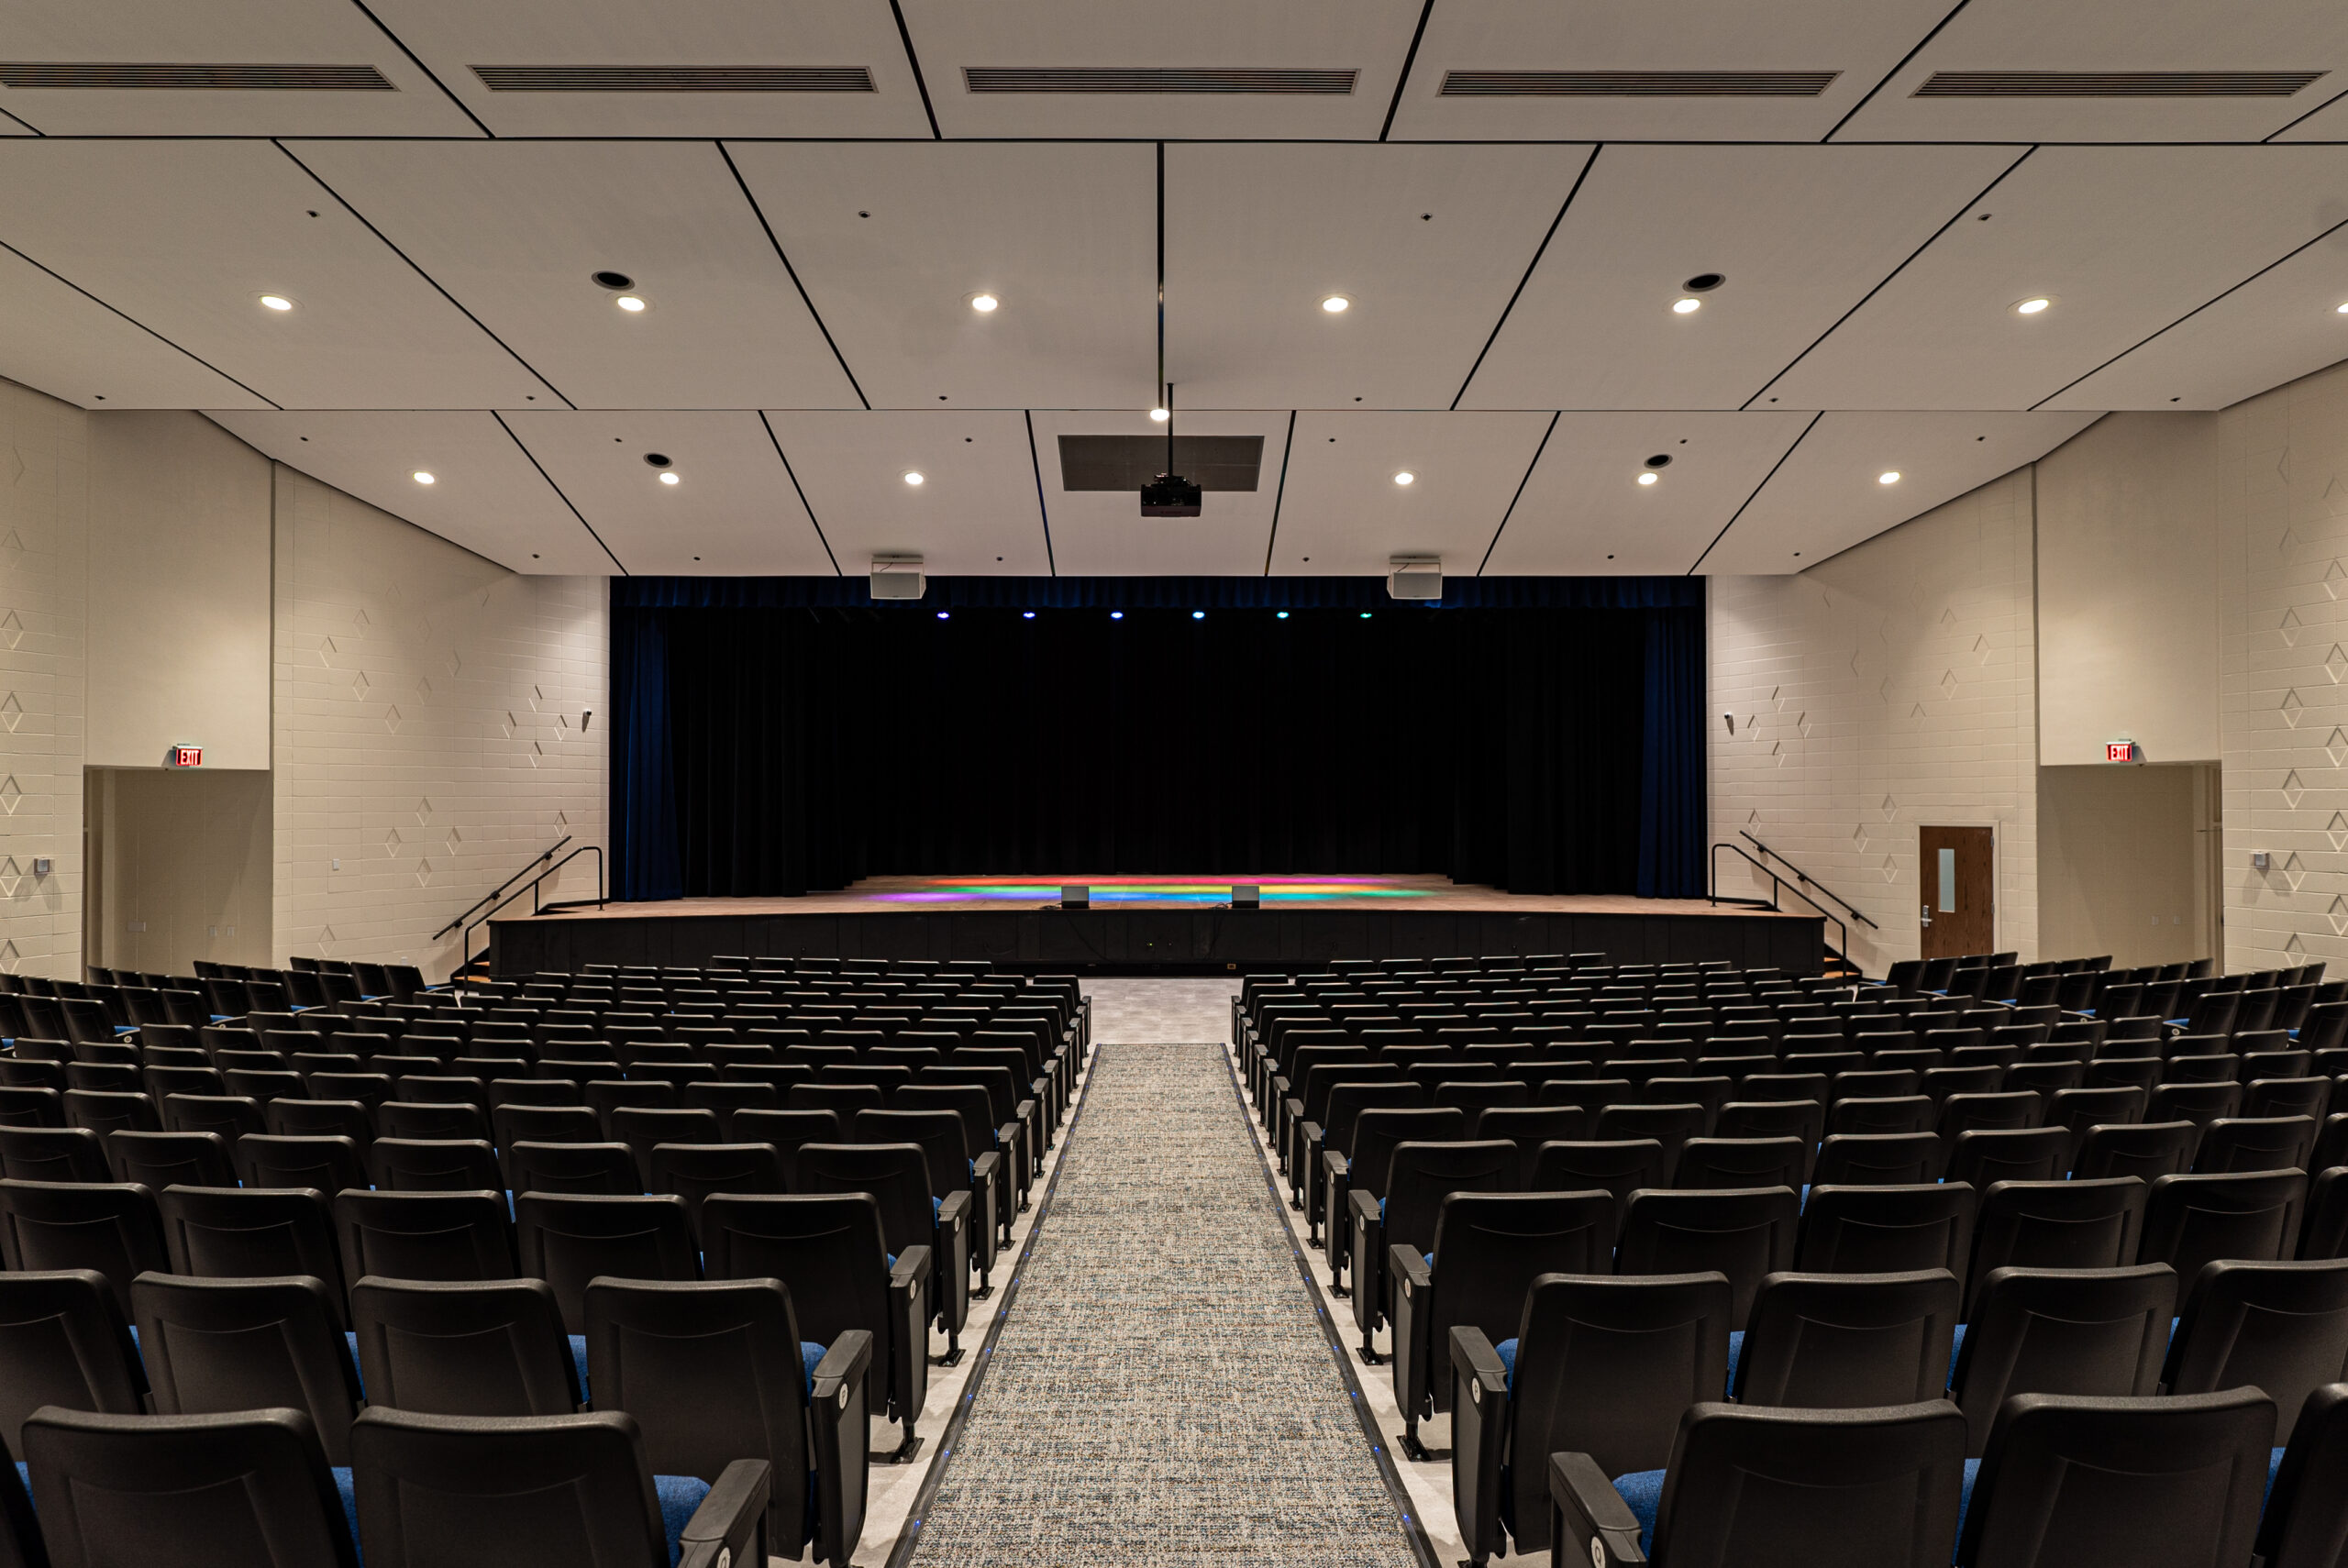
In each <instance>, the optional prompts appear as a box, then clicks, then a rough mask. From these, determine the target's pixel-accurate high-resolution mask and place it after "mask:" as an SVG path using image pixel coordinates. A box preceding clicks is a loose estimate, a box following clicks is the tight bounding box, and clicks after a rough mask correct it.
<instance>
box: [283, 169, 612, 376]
mask: <svg viewBox="0 0 2348 1568" xmlns="http://www.w3.org/2000/svg"><path fill="white" fill-rule="evenodd" d="M270 145H271V147H274V148H276V149H277V150H278V151H280V152H282V153H283V154H284V155H285V157H286V160H288V161H289V162H291V163H292V164H293V165H294V168H296V169H299V170H300V171H302V172H303V173H305V174H307V175H308V176H309V177H310V178H311V179H312V180H313V181H316V183H317V187H318V189H319V190H321V191H324V192H325V193H327V195H329V196H332V197H333V198H334V199H335V204H337V205H338V206H339V207H341V208H342V210H343V211H344V212H347V213H349V215H351V216H352V217H355V218H357V219H358V220H359V222H360V225H361V226H363V227H364V228H365V229H366V230H367V232H368V233H370V234H371V235H373V236H374V237H375V238H376V241H377V243H379V244H381V245H382V247H383V248H384V249H386V250H388V251H390V252H391V253H392V254H393V255H394V256H396V257H398V258H399V259H401V260H402V261H404V262H405V263H406V264H407V268H408V270H409V271H412V272H414V273H415V275H416V276H417V277H419V278H421V279H423V280H424V281H425V282H426V284H427V285H429V286H430V288H431V290H432V292H433V293H436V294H438V295H439V296H440V297H441V298H442V299H444V300H447V301H448V302H449V304H450V305H451V306H452V307H453V308H454V309H455V310H456V311H457V313H458V314H459V315H462V316H463V317H464V318H465V319H466V320H467V321H470V322H471V323H472V324H473V326H475V327H477V328H478V329H479V330H480V332H481V335H482V337H486V338H488V339H489V340H490V341H491V342H492V343H494V344H496V345H497V346H498V347H499V348H503V349H504V350H505V352H506V354H507V356H508V357H509V358H511V359H513V361H514V362H515V364H517V365H519V366H521V367H522V369H524V370H527V371H529V372H530V376H531V378H532V379H533V380H534V381H537V383H538V384H539V385H540V386H542V387H544V388H546V389H547V391H548V392H552V393H554V395H555V396H557V397H559V398H561V399H562V405H563V406H564V407H565V408H569V409H574V410H575V409H576V408H578V406H579V405H578V404H577V403H573V402H571V401H570V398H569V397H568V396H565V395H564V392H563V390H562V389H561V388H560V387H559V386H557V385H555V384H554V382H553V381H549V380H548V379H547V378H546V377H545V376H542V375H540V374H538V368H537V366H536V365H533V364H531V363H530V361H528V360H527V359H524V358H522V356H521V355H520V354H518V353H516V352H515V348H514V345H512V344H511V343H508V342H506V341H505V339H504V338H503V337H499V336H498V335H497V334H496V333H494V332H493V331H491V330H490V328H489V323H487V322H485V321H483V320H482V318H481V317H479V316H477V315H474V314H473V313H472V312H471V311H470V310H468V309H466V308H465V304H464V302H463V301H462V300H460V299H459V298H457V296H456V295H454V294H452V293H449V291H448V290H447V289H444V288H442V287H441V286H440V280H439V279H437V278H436V277H434V276H433V275H432V274H431V273H429V272H427V271H425V270H424V269H423V268H422V267H419V266H417V265H416V262H415V258H414V257H412V256H410V255H409V254H408V253H407V252H406V251H404V250H402V249H401V248H399V247H398V246H396V245H394V244H393V243H392V237H391V236H389V235H387V234H385V233H384V232H383V231H382V229H380V228H377V227H376V226H374V224H373V223H372V222H371V221H370V220H369V218H368V216H367V215H366V214H365V213H362V212H360V210H359V209H358V208H357V207H355V206H353V205H351V204H350V203H349V201H347V200H345V199H344V197H343V194H342V193H341V192H339V191H338V190H336V189H335V188H334V187H333V186H332V185H329V184H327V182H326V181H324V180H323V179H320V178H319V176H318V172H317V171H316V170H315V169H312V168H311V167H310V166H309V165H308V164H306V163H305V162H303V161H302V160H301V159H300V157H298V156H297V155H296V154H295V153H294V149H292V148H290V147H288V146H286V145H285V143H284V142H282V141H281V140H279V139H277V138H274V137H272V138H270Z"/></svg>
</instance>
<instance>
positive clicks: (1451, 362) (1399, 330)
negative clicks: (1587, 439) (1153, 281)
mask: <svg viewBox="0 0 2348 1568" xmlns="http://www.w3.org/2000/svg"><path fill="white" fill-rule="evenodd" d="M1588 160H1589V149H1587V148H1582V147H1444V146H1415V147H1397V146H1382V147H1343V146H1335V147H1169V148H1168V149H1166V228H1167V235H1166V342H1167V374H1168V376H1169V377H1170V378H1171V379H1172V380H1173V381H1175V382H1176V383H1177V389H1178V390H1177V392H1176V397H1177V400H1178V405H1179V406H1183V407H1193V408H1330V409H1350V408H1353V407H1354V406H1356V405H1357V404H1359V405H1360V406H1361V407H1363V408H1365V409H1376V408H1447V407H1449V406H1450V404H1451V400H1452V399H1453V398H1454V397H1456V396H1457V395H1458V392H1459V388H1460V385H1461V383H1462V382H1463V381H1466V380H1467V372H1468V370H1469V369H1470V367H1472V366H1473V365H1474V364H1475V362H1476V356H1477V355H1478V354H1479V353H1480V352H1482V350H1483V348H1484V344H1485V343H1486V341H1487V340H1489V339H1490V336H1491V332H1492V327H1493V326H1494V324H1495V323H1497V322H1498V321H1499V320H1500V316H1501V309H1502V307H1504V306H1505V305H1506V304H1508V300H1509V296H1510V295H1511V294H1512V293H1514V291H1515V289H1516V286H1517V284H1518V283H1519V282H1521V281H1522V280H1523V276H1524V270H1525V268H1526V267H1527V266H1528V265H1530V264H1531V262H1532V259H1533V255H1534V250H1535V249H1536V248H1538V247H1539V245H1540V243H1541V237H1542V236H1543V235H1544V234H1545V233H1547V232H1548V228H1549V226H1550V224H1551V223H1553V222H1555V221H1556V215H1557V209H1558V207H1559V206H1560V205H1561V204H1563V203H1564V201H1565V198H1566V193H1567V191H1569V190H1571V189H1572V188H1573V182H1574V179H1575V176H1576V175H1578V174H1579V173H1580V172H1581V170H1582V166H1583V165H1584V163H1586V162H1587V161H1588ZM1331 295H1342V296H1344V297H1346V298H1347V299H1348V300H1350V301H1351V302H1352V303H1351V304H1350V306H1349V308H1347V309H1346V311H1345V312H1344V313H1343V314H1342V315H1330V314H1328V313H1326V312H1324V310H1323V309H1322V308H1321V302H1322V301H1323V300H1324V299H1325V298H1327V297H1329V296H1331Z"/></svg>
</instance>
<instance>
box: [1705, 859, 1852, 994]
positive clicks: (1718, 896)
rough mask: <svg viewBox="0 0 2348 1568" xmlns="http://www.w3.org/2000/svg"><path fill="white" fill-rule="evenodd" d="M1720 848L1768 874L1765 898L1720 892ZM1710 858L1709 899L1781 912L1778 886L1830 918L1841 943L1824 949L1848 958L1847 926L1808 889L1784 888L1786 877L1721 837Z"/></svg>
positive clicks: (1821, 914) (1819, 915)
mask: <svg viewBox="0 0 2348 1568" xmlns="http://www.w3.org/2000/svg"><path fill="white" fill-rule="evenodd" d="M1754 842H1755V844H1758V843H1760V840H1758V839H1755V840H1754ZM1723 849H1725V850H1727V851H1728V852H1729V853H1730V854H1731V855H1733V856H1736V857H1737V858H1738V859H1739V860H1742V861H1744V863H1745V864H1746V865H1748V866H1750V867H1753V868H1754V869H1755V870H1756V871H1758V872H1760V873H1761V874H1762V875H1763V876H1764V877H1767V878H1769V896H1768V897H1767V898H1766V899H1740V898H1738V897H1736V896H1735V895H1734V894H1733V893H1723V892H1722V891H1721V851H1722V850H1723ZM1711 862H1712V863H1711V874H1712V890H1711V893H1709V894H1708V895H1706V897H1707V899H1708V900H1709V901H1710V902H1712V903H1715V904H1744V905H1746V906H1748V907H1750V908H1753V909H1757V910H1779V912H1781V913H1782V912H1783V911H1782V909H1781V908H1780V906H1779V905H1778V893H1779V891H1781V890H1790V891H1791V892H1792V894H1793V896H1794V897H1796V898H1798V899H1800V900H1802V901H1804V902H1805V903H1807V904H1809V905H1810V907H1811V908H1812V909H1814V910H1816V911H1818V918H1819V919H1821V920H1823V921H1827V922H1831V923H1832V924H1833V927H1834V929H1835V930H1836V931H1837V932H1838V933H1841V935H1842V943H1841V945H1839V946H1835V947H1830V948H1828V949H1827V950H1826V951H1827V952H1829V953H1831V954H1833V955H1834V956H1835V957H1836V958H1839V959H1841V960H1842V961H1843V962H1844V963H1845V964H1848V963H1850V962H1851V928H1850V927H1849V926H1847V925H1844V923H1843V922H1842V921H1841V919H1840V918H1839V917H1837V916H1836V915H1835V913H1834V911H1832V910H1830V909H1828V908H1827V907H1826V906H1825V905H1824V904H1822V903H1820V902H1819V901H1818V900H1816V899H1813V898H1811V896H1810V895H1809V894H1808V893H1805V892H1803V891H1802V890H1801V889H1800V888H1794V889H1787V887H1786V879H1785V878H1783V877H1780V876H1778V874H1777V872H1775V871H1774V870H1772V869H1770V868H1769V867H1767V866H1764V865H1763V864H1762V863H1761V862H1760V861H1758V860H1755V859H1754V858H1753V856H1750V855H1747V854H1745V853H1744V851H1743V850H1742V849H1739V848H1738V847H1737V846H1736V845H1733V844H1731V843H1729V842H1728V841H1727V840H1725V839H1722V840H1720V841H1717V842H1715V843H1714V844H1713V845H1712V856H1711ZM1823 890H1824V889H1821V891H1823ZM1828 897H1830V898H1832V897H1833V895H1832V894H1828ZM1836 901H1837V902H1840V901H1841V900H1836ZM1852 912H1853V913H1854V914H1856V913H1858V911H1855V910H1854V911H1852ZM1859 918H1860V919H1862V920H1866V916H1865V915H1860V916H1859ZM1867 923H1868V924H1869V925H1874V924H1875V922H1873V921H1871V920H1870V921H1867ZM1878 929H1880V928H1878Z"/></svg>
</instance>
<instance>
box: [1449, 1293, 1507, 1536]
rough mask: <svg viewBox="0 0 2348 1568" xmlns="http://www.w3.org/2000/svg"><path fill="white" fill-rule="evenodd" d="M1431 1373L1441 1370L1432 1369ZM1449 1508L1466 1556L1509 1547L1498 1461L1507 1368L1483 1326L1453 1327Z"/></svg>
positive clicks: (1503, 1443)
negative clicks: (1502, 1511) (1456, 1522)
mask: <svg viewBox="0 0 2348 1568" xmlns="http://www.w3.org/2000/svg"><path fill="white" fill-rule="evenodd" d="M1436 1375H1441V1374H1439V1373H1438V1374H1436ZM1450 1376H1451V1508H1452V1514H1453V1517H1454V1518H1456V1519H1457V1521H1458V1525H1459V1540H1460V1544H1461V1545H1463V1546H1465V1547H1467V1554H1468V1560H1469V1561H1470V1562H1485V1561H1488V1560H1489V1559H1490V1558H1491V1557H1494V1556H1496V1555H1498V1554H1499V1553H1501V1552H1502V1551H1506V1550H1507V1541H1506V1540H1505V1539H1504V1537H1503V1533H1502V1531H1501V1462H1502V1460H1503V1459H1504V1458H1505V1457H1506V1455H1507V1452H1508V1430H1509V1396H1508V1369H1507V1368H1506V1367H1505V1366H1502V1365H1501V1358H1500V1356H1499V1354H1498V1353H1496V1352H1495V1351H1494V1350H1493V1349H1492V1342H1491V1340H1490V1338H1489V1337H1487V1336H1486V1334H1485V1333H1484V1331H1483V1330H1481V1329H1479V1328H1474V1327H1471V1326H1469V1325H1467V1324H1459V1325H1456V1326H1455V1327H1454V1328H1453V1329H1452V1331H1451V1369H1450Z"/></svg>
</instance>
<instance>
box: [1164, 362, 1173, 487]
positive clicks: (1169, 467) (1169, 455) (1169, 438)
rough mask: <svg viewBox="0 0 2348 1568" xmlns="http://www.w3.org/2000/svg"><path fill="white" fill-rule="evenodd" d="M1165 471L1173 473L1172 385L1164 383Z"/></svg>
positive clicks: (1170, 382) (1169, 382)
mask: <svg viewBox="0 0 2348 1568" xmlns="http://www.w3.org/2000/svg"><path fill="white" fill-rule="evenodd" d="M1166 471H1167V472H1168V473H1169V474H1170V473H1172V472H1173V471H1174V383H1173V382H1172V381H1168V382H1167V383H1166Z"/></svg>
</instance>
